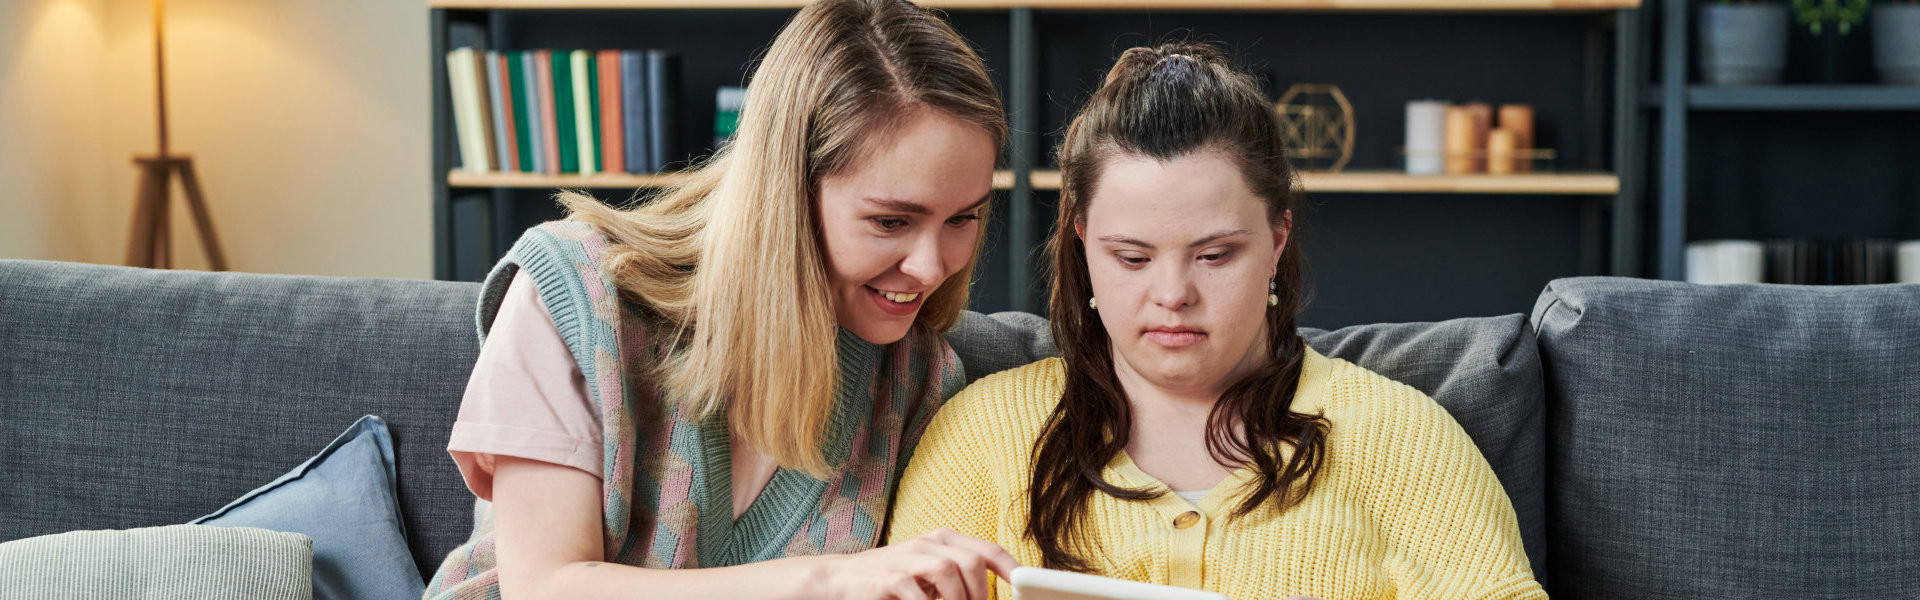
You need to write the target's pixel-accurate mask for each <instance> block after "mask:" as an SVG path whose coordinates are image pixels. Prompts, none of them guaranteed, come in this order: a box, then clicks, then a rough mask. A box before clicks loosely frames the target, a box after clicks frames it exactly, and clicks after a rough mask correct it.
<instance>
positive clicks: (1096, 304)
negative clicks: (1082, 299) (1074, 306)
mask: <svg viewBox="0 0 1920 600" xmlns="http://www.w3.org/2000/svg"><path fill="white" fill-rule="evenodd" d="M1087 308H1091V309H1094V310H1100V299H1099V298H1088V299H1087Z"/></svg>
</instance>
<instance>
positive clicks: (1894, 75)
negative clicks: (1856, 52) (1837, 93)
mask: <svg viewBox="0 0 1920 600" xmlns="http://www.w3.org/2000/svg"><path fill="white" fill-rule="evenodd" d="M1867 19H1869V20H1871V21H1872V22H1873V60H1874V64H1875V65H1876V66H1878V67H1879V70H1880V81H1881V82H1882V83H1893V84H1905V85H1920V4H1876V5H1874V7H1873V13H1872V14H1871V15H1868V17H1867Z"/></svg>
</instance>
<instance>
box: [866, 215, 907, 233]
mask: <svg viewBox="0 0 1920 600" xmlns="http://www.w3.org/2000/svg"><path fill="white" fill-rule="evenodd" d="M872 220H873V226H874V227H876V228H879V229H880V230H881V231H888V232H891V231H899V230H900V228H902V227H906V226H907V220H906V219H902V218H899V217H874V218H873V219H872Z"/></svg>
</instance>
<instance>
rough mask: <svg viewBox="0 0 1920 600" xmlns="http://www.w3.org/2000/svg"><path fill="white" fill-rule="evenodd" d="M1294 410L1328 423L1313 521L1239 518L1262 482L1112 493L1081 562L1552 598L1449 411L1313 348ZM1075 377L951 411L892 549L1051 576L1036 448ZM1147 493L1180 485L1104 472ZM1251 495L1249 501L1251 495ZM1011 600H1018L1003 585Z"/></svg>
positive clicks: (1258, 594)
mask: <svg viewBox="0 0 1920 600" xmlns="http://www.w3.org/2000/svg"><path fill="white" fill-rule="evenodd" d="M1307 352H1308V354H1307V357H1306V360H1305V367H1304V368H1303V369H1302V371H1303V372H1302V374H1301V377H1300V384H1299V387H1298V388H1297V390H1296V392H1295V396H1294V403H1293V407H1292V408H1293V410H1294V411H1297V412H1305V413H1323V414H1324V416H1325V417H1326V418H1327V420H1328V421H1330V422H1331V423H1332V428H1331V429H1330V430H1329V432H1328V436H1327V439H1326V442H1327V446H1326V454H1325V457H1326V460H1325V463H1324V465H1323V470H1322V471H1321V472H1320V475H1319V477H1318V479H1317V480H1316V481H1315V482H1314V485H1313V487H1312V489H1311V491H1310V492H1309V493H1308V494H1307V496H1306V498H1305V499H1304V500H1303V501H1302V502H1301V503H1300V504H1299V505H1297V506H1295V507H1293V508H1290V509H1287V510H1285V511H1282V510H1279V509H1278V508H1277V507H1276V505H1275V503H1274V502H1273V501H1271V500H1270V501H1268V503H1266V504H1264V505H1263V506H1261V507H1260V508H1257V509H1255V510H1254V511H1253V512H1252V513H1249V514H1247V515H1245V516H1242V517H1239V518H1233V517H1232V516H1231V513H1232V512H1233V511H1234V509H1235V508H1237V507H1238V506H1239V505H1240V502H1241V501H1242V499H1243V498H1245V494H1246V493H1249V492H1251V487H1250V486H1247V484H1249V483H1251V482H1252V481H1253V480H1254V477H1253V475H1252V473H1251V472H1250V471H1247V470H1244V469H1242V470H1238V471H1235V472H1233V473H1232V474H1231V475H1229V476H1228V477H1227V478H1226V480H1225V481H1222V482H1221V483H1220V484H1219V485H1218V486H1216V487H1215V488H1214V489H1213V490H1211V491H1210V492H1208V494H1207V495H1206V496H1205V497H1204V498H1202V499H1201V500H1200V501H1199V502H1198V503H1197V504H1189V503H1188V502H1187V501H1185V500H1183V499H1181V498H1180V497H1179V496H1177V495H1175V494H1173V493H1171V492H1167V493H1163V494H1161V495H1160V496H1159V497H1157V498H1154V499H1152V500H1148V501H1126V500H1120V499H1117V498H1114V497H1112V496H1109V495H1106V494H1102V493H1100V492H1098V491H1096V492H1094V495H1093V497H1092V498H1091V499H1090V501H1089V502H1088V503H1087V505H1086V506H1085V507H1084V508H1083V509H1082V510H1083V511H1084V512H1083V513H1082V519H1081V521H1080V525H1079V528H1078V529H1077V534H1076V535H1075V536H1074V537H1073V538H1072V539H1069V540H1066V542H1067V543H1066V544H1065V545H1066V547H1068V548H1074V549H1077V552H1076V555H1078V556H1079V557H1081V558H1083V559H1086V560H1088V562H1089V563H1090V565H1092V566H1093V567H1094V568H1095V569H1096V570H1095V574H1098V575H1104V576H1108V577H1117V578H1121V579H1130V580H1134V581H1144V582H1149V583H1158V584H1164V585H1175V586H1181V587H1186V588H1195V589H1204V590H1209V591H1214V592H1219V593H1223V594H1226V595H1227V596H1229V597H1232V598H1237V599H1259V598H1286V597H1289V596H1292V595H1295V594H1300V595H1307V596H1313V597H1316V598H1322V599H1324V600H1344V599H1357V598H1420V599H1443V598H1545V597H1546V593H1545V592H1543V591H1541V588H1540V586H1539V584H1538V583H1536V582H1535V581H1534V579H1533V572H1532V570H1531V569H1530V567H1529V566H1528V563H1527V557H1526V553H1525V552H1524V550H1523V548H1522V546H1521V542H1520V529H1519V525H1518V522H1517V521H1516V519H1515V517H1514V512H1513V506H1512V504H1511V503H1510V502H1509V501H1508V500H1507V495H1506V493H1505V492H1504V491H1503V490H1502V489H1501V487H1500V482H1499V480H1498V479H1496V478H1495V477H1494V474H1493V470H1492V468H1491V467H1489V466H1488V465H1487V461H1486V459H1485V458H1484V457H1482V456H1481V455H1480V452H1479V450H1477V449H1476V448H1475V447H1474V445H1473V441H1472V440H1471V439H1469V438H1468V437H1467V434H1466V432H1465V431H1463V430H1461V428H1460V426H1459V424H1458V423H1456V422H1455V421H1454V420H1453V418H1452V417H1451V416H1449V415H1448V414H1447V412H1446V410H1445V409H1443V408H1441V407H1440V406H1439V405H1438V404H1436V403H1435V402H1434V401H1433V400H1432V399H1430V398H1428V397H1427V396H1426V395H1424V394H1422V393H1420V392H1419V391H1418V390H1415V389H1413V388H1411V387H1408V386H1406V385H1403V384H1400V383H1396V382H1394V381H1392V380H1389V379H1387V378H1385V377H1382V376H1380V375H1378V374H1375V373H1373V372H1371V371H1367V370H1366V369H1363V368H1360V367H1358V366H1355V365H1354V364H1352V363H1349V362H1346V361H1344V360H1330V359H1327V358H1326V357H1323V356H1321V355H1320V354H1318V353H1315V352H1313V351H1312V350H1311V349H1309V350H1308V351H1307ZM1064 376H1065V363H1064V362H1062V361H1061V360H1060V359H1047V360H1043V361H1040V362H1037V363H1033V364H1031V365H1027V366H1025V367H1021V368H1018V369H1014V370H1011V371H1006V372H1002V373H999V374H996V375H992V376H989V377H987V378H985V379H981V380H980V381H977V382H975V383H974V384H973V385H971V386H969V387H967V389H966V390H965V391H962V392H961V393H960V395H958V396H956V397H954V398H953V400H951V401H949V402H948V403H947V406H946V408H944V409H943V410H942V412H941V413H940V415H939V416H937V417H935V419H934V422H933V425H932V426H931V427H930V428H929V429H928V430H927V434H926V437H925V438H924V439H923V440H922V441H921V444H920V448H919V451H918V453H917V454H915V455H914V458H913V462H912V463H911V465H910V466H909V467H908V468H907V473H906V476H905V478H904V479H903V480H902V481H901V487H900V496H899V498H898V499H897V501H896V502H897V503H896V504H895V507H894V513H893V519H894V520H893V524H892V527H891V530H890V532H889V533H890V535H889V538H890V539H905V538H908V537H912V536H915V535H918V534H920V533H923V532H926V531H928V530H930V529H934V528H938V527H950V528H952V529H955V530H957V531H959V532H960V533H964V534H967V535H971V536H974V537H978V538H981V539H985V540H988V541H991V542H995V543H998V544H1000V545H1001V546H1003V547H1005V548H1007V550H1008V551H1010V552H1012V553H1013V556H1014V558H1015V559H1017V560H1019V561H1020V563H1021V564H1024V565H1039V564H1041V558H1040V549H1039V547H1038V546H1036V545H1034V544H1033V542H1032V541H1031V540H1030V539H1028V538H1026V537H1025V535H1024V533H1023V532H1024V531H1025V529H1026V525H1027V518H1028V514H1029V504H1028V502H1029V499H1028V496H1027V490H1028V488H1029V486H1030V482H1031V480H1032V477H1033V469H1032V467H1031V463H1032V456H1033V446H1034V441H1035V439H1036V438H1037V437H1038V436H1039V435H1040V431H1041V428H1042V426H1043V425H1044V424H1045V422H1046V420H1047V417H1048V416H1049V415H1050V414H1052V412H1053V410H1054V407H1055V406H1056V405H1058V404H1059V402H1060V394H1061V390H1062V388H1063V385H1064V384H1063V381H1064V379H1063V378H1064ZM1102 476H1103V477H1104V478H1105V479H1106V480H1107V481H1109V482H1112V483H1115V484H1119V485H1121V486H1125V487H1130V488H1136V489H1139V488H1156V489H1160V490H1166V486H1165V485H1164V484H1162V483H1160V482H1159V481H1157V480H1155V479H1154V478H1153V477H1152V476H1150V475H1147V474H1146V473H1145V472H1143V471H1141V470H1140V469H1139V468H1138V467H1137V466H1135V465H1134V463H1133V461H1132V460H1130V459H1129V458H1128V457H1127V455H1126V453H1125V452H1121V453H1120V454H1119V455H1118V456H1116V457H1115V458H1114V459H1113V460H1112V461H1111V462H1109V463H1108V465H1107V466H1106V468H1105V469H1104V470H1103V473H1102ZM1243 486H1244V487H1243ZM995 592H996V597H998V598H1011V597H1012V593H1011V589H1010V588H1009V587H1008V586H1007V584H1006V583H1005V582H1003V581H996V583H995Z"/></svg>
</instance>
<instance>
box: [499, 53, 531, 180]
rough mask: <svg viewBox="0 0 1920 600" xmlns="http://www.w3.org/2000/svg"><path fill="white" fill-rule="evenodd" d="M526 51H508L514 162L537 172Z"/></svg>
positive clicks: (528, 171)
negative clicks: (529, 108)
mask: <svg viewBox="0 0 1920 600" xmlns="http://www.w3.org/2000/svg"><path fill="white" fill-rule="evenodd" d="M526 54H527V53H525V52H518V51H515V52H508V53H507V55H506V61H507V93H508V95H510V96H512V97H513V98H512V102H513V148H514V153H513V154H514V164H515V165H516V166H517V167H518V168H519V170H520V172H522V173H535V172H538V169H536V168H534V165H533V156H534V153H533V144H532V142H531V140H532V127H533V124H532V123H529V122H527V99H528V96H527V72H526V65H527V61H526Z"/></svg>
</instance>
